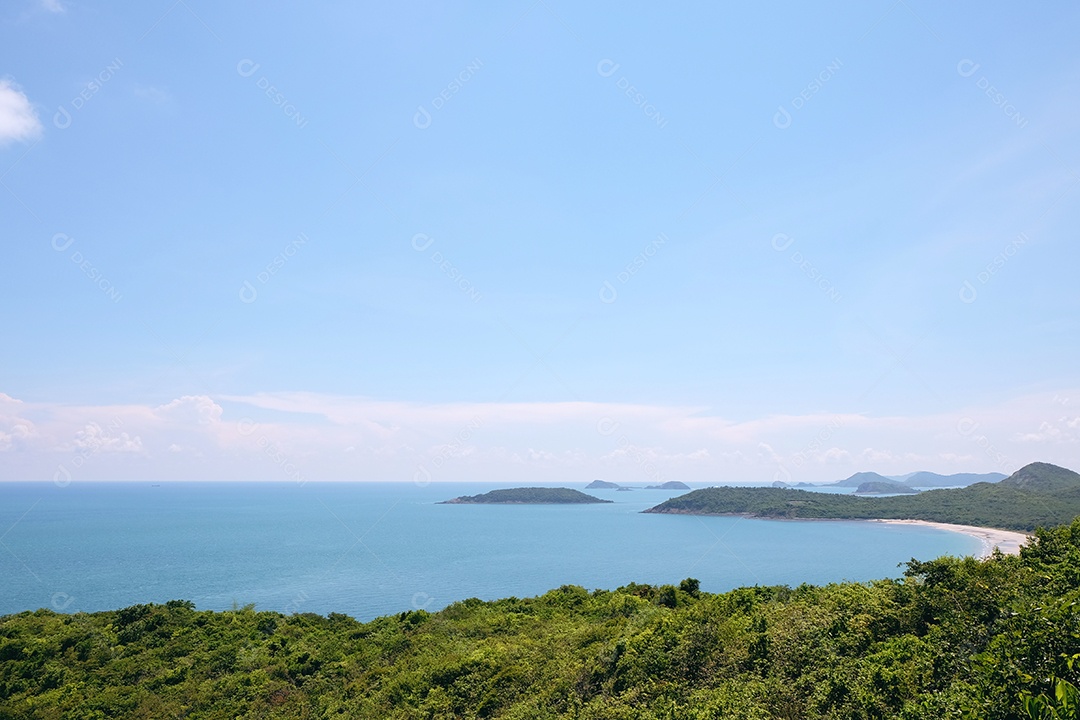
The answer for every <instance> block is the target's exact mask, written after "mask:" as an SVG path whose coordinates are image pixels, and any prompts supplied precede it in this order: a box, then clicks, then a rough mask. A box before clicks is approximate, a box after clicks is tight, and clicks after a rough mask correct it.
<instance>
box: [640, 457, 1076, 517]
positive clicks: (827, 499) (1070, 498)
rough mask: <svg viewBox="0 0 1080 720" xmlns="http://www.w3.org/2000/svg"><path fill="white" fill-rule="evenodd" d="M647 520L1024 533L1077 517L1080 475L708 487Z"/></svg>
mask: <svg viewBox="0 0 1080 720" xmlns="http://www.w3.org/2000/svg"><path fill="white" fill-rule="evenodd" d="M645 512H647V513H677V514H690V515H746V516H750V517H761V518H789V519H829V520H871V519H881V520H929V521H932V522H942V523H954V524H958V525H978V526H981V527H992V528H1001V529H1003V530H1019V531H1030V530H1034V529H1035V528H1036V527H1040V526H1041V527H1049V526H1053V525H1061V524H1065V523H1069V522H1072V520H1073V518H1075V517H1076V516H1078V515H1080V475H1078V474H1077V473H1075V472H1073V471H1072V470H1067V469H1065V468H1062V467H1058V466H1057V465H1050V464H1048V463H1031V464H1030V465H1025V466H1024V467H1022V468H1020V469H1019V470H1017V471H1016V472H1015V473H1013V474H1012V475H1010V476H1009V477H1007V478H1005V479H1004V480H1001V481H999V482H994V483H987V482H981V483H976V484H974V485H970V486H968V487H964V488H957V489H953V490H927V491H925V492H921V493H918V494H917V495H908V496H895V497H880V498H873V497H854V496H852V495H831V494H826V493H818V492H811V491H807V490H793V489H788V488H771V487H769V488H763V487H752V488H737V487H713V488H704V489H702V490H694V491H692V492H689V493H687V494H686V495H680V496H679V497H676V498H672V499H670V500H667V501H666V502H663V503H660V504H659V505H657V506H656V507H653V508H650V509H648V510H646V511H645Z"/></svg>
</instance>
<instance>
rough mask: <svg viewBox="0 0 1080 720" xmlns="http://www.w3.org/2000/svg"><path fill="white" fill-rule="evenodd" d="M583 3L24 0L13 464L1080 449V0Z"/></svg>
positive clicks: (0, 230)
mask: <svg viewBox="0 0 1080 720" xmlns="http://www.w3.org/2000/svg"><path fill="white" fill-rule="evenodd" d="M586 5H587V6H582V4H581V3H571V2H565V1H564V0H523V1H521V2H511V3H504V4H499V5H498V6H496V5H495V4H491V3H479V4H453V5H440V6H437V7H436V6H430V5H429V4H417V3H408V2H405V3H393V4H384V5H379V6H375V5H372V4H367V3H365V4H361V3H347V2H328V1H322V0H316V1H315V2H310V3H303V4H297V5H295V6H290V7H271V8H268V7H267V6H266V5H265V3H255V2H232V3H224V4H223V3H211V2H207V1H205V0H160V1H157V0H155V1H153V2H139V3H135V2H113V3H99V2H93V1H91V0H14V1H13V2H8V3H5V4H4V6H3V8H0V218H2V222H0V248H2V252H3V258H4V263H3V268H4V282H3V283H2V285H0V301H2V302H3V306H4V308H5V312H4V322H3V325H2V335H0V338H2V339H0V480H40V481H49V482H56V483H58V484H67V483H71V482H79V481H91V480H144V481H158V480H160V481H165V480H280V481H283V482H299V483H303V482H308V481H320V480H363V481H400V482H417V483H428V482H440V481H466V480H475V481H491V482H498V483H502V484H507V485H509V484H515V485H517V484H522V483H525V482H561V481H565V482H566V483H568V484H576V483H579V482H588V481H591V480H593V479H596V478H603V479H606V480H611V481H616V482H622V483H626V484H641V483H650V484H651V483H655V482H658V481H667V480H682V481H686V482H690V483H716V484H719V483H729V482H754V483H761V482H771V481H773V480H784V481H786V482H824V481H831V480H837V479H840V478H843V477H846V476H848V475H850V474H852V473H854V472H857V471H876V472H880V473H883V474H903V473H908V472H913V471H916V470H931V471H935V472H941V473H951V472H1003V473H1010V472H1012V471H1013V470H1016V469H1018V468H1019V467H1021V466H1023V465H1025V464H1027V463H1029V462H1033V461H1045V462H1053V463H1056V464H1060V465H1064V466H1066V467H1072V468H1074V469H1080V368H1078V364H1077V362H1076V360H1077V357H1078V350H1080V323H1078V318H1080V293H1078V291H1077V289H1078V285H1077V281H1076V275H1077V267H1078V265H1080V263H1078V260H1080V248H1078V245H1077V242H1076V228H1077V227H1078V226H1080V205H1078V203H1080V132H1078V123H1077V117H1078V116H1080V112H1078V111H1080V107H1078V106H1080V54H1078V53H1077V51H1076V42H1075V39H1076V38H1075V29H1076V27H1078V26H1080V6H1077V5H1076V4H1075V3H1068V2H1048V3H1039V4H1036V5H1030V4H1029V5H1023V4H1016V3H1007V4H1006V3H992V4H986V3H975V2H956V3H947V4H942V3H932V2H929V1H927V0H882V1H872V2H861V3H854V2H846V3H840V2H823V3H813V4H809V5H808V4H803V3H778V2H765V3H753V4H751V3H728V2H725V3H699V4H689V5H685V6H678V7H668V6H657V5H655V4H635V5H634V6H630V7H628V6H626V4H623V3H588V4H586ZM1070 48H1071V49H1070Z"/></svg>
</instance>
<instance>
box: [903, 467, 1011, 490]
mask: <svg viewBox="0 0 1080 720" xmlns="http://www.w3.org/2000/svg"><path fill="white" fill-rule="evenodd" d="M1004 479H1005V474H1004V473H996V472H994V473H954V474H952V475H938V474H937V473H933V472H926V471H925V470H923V471H922V472H915V473H911V474H909V475H907V476H905V477H904V479H903V480H901V481H900V482H902V483H904V484H905V485H908V486H909V487H922V488H931V487H967V486H968V485H974V484H975V483H980V482H987V483H995V482H998V481H1000V480H1004Z"/></svg>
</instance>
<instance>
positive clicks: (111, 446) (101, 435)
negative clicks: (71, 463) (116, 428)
mask: <svg viewBox="0 0 1080 720" xmlns="http://www.w3.org/2000/svg"><path fill="white" fill-rule="evenodd" d="M75 447H77V448H79V450H82V451H84V453H83V454H86V453H97V452H140V451H141V450H142V439H141V438H140V437H139V436H138V435H136V436H135V437H131V436H130V435H128V434H127V433H126V432H120V433H113V432H110V431H108V430H105V429H103V428H102V427H101V426H100V425H98V424H97V423H95V422H92V423H87V424H86V427H84V428H83V429H82V430H79V431H78V432H77V433H75Z"/></svg>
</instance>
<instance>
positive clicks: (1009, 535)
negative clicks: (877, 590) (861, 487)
mask: <svg viewBox="0 0 1080 720" xmlns="http://www.w3.org/2000/svg"><path fill="white" fill-rule="evenodd" d="M872 522H883V523H890V524H893V525H924V526H926V527H935V528H939V529H941V530H951V531H952V532H958V533H964V534H965V535H971V536H972V537H976V538H979V540H981V541H982V551H981V552H980V553H979V557H981V558H985V557H989V556H990V555H991V554H992V553H993V552H994V548H995V547H996V548H998V549H999V550H1001V552H1003V553H1005V554H1006V555H1019V554H1020V546H1021V545H1023V544H1024V543H1026V542H1027V540H1028V536H1027V534H1026V533H1022V532H1015V531H1013V530H998V529H996V528H985V527H977V526H975V525H951V524H949V523H939V522H930V521H928V520H874V521H872Z"/></svg>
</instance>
